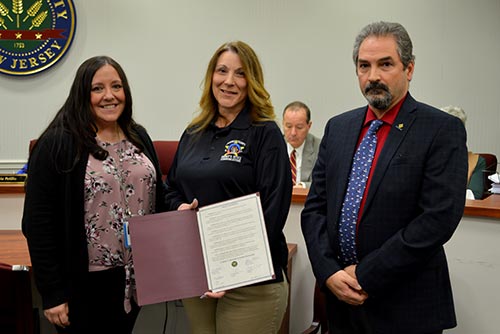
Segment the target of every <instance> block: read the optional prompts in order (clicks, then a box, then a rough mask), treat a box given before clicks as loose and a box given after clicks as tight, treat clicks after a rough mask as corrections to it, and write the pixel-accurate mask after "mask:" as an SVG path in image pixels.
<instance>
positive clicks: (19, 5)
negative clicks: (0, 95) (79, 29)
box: [0, 0, 76, 75]
mask: <svg viewBox="0 0 500 334" xmlns="http://www.w3.org/2000/svg"><path fill="white" fill-rule="evenodd" d="M75 28H76V15H75V8H74V5H73V2H72V1H71V0H0V73H4V74H9V75H31V74H35V73H39V72H41V71H43V70H46V69H47V68H49V67H51V66H52V65H54V64H56V63H57V62H58V61H59V60H60V59H61V58H62V57H63V56H64V54H65V53H66V52H67V51H68V49H69V47H70V45H71V42H72V41H73V37H74V35H75Z"/></svg>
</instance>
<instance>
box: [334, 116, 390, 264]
mask: <svg viewBox="0 0 500 334" xmlns="http://www.w3.org/2000/svg"><path fill="white" fill-rule="evenodd" d="M382 124H383V122H382V121H381V120H378V119H377V120H374V121H372V123H371V124H370V128H369V129H368V132H367V133H366V134H365V136H364V137H363V140H361V143H360V144H359V147H358V150H357V151H356V153H355V154H354V159H353V162H352V168H351V173H350V174H349V183H348V185H347V192H346V195H345V197H344V203H342V212H341V215H340V225H339V238H340V251H341V259H342V260H343V261H344V262H345V263H346V264H354V263H358V258H357V254H356V223H357V221H358V213H359V206H360V204H361V200H362V198H363V194H364V192H365V188H366V181H367V180H368V174H370V168H371V166H372V161H373V155H374V154H375V148H376V147H377V134H376V133H377V130H378V129H379V127H380V126H381V125H382Z"/></svg>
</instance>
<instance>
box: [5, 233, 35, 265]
mask: <svg viewBox="0 0 500 334" xmlns="http://www.w3.org/2000/svg"><path fill="white" fill-rule="evenodd" d="M0 262H2V263H6V264H10V265H15V264H21V265H25V266H31V260H30V255H29V252H28V245H27V243H26V239H25V238H24V235H23V233H22V232H21V231H20V230H0Z"/></svg>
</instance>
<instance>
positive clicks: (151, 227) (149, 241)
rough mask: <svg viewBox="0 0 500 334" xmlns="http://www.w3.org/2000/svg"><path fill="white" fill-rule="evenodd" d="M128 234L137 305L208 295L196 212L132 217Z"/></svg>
mask: <svg viewBox="0 0 500 334" xmlns="http://www.w3.org/2000/svg"><path fill="white" fill-rule="evenodd" d="M129 230H130V241H131V246H132V256H133V259H134V268H135V281H136V285H137V298H138V304H139V305H147V304H155V303H160V302H164V301H171V300H176V299H182V298H189V297H195V296H201V295H202V294H203V293H204V292H206V291H208V285H207V277H206V273H205V265H204V263H203V252H202V249H201V242H200V235H199V231H198V223H197V218H196V212H195V211H193V210H184V211H170V212H164V213H158V214H152V215H147V216H137V217H131V218H130V219H129Z"/></svg>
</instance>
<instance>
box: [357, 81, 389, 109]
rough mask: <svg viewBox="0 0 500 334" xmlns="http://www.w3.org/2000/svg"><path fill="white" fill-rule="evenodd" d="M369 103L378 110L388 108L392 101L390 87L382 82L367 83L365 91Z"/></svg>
mask: <svg viewBox="0 0 500 334" xmlns="http://www.w3.org/2000/svg"><path fill="white" fill-rule="evenodd" d="M363 95H364V96H365V98H366V100H367V101H368V104H369V105H371V106H372V107H373V108H375V109H378V110H387V108H389V106H390V105H391V102H392V94H391V92H390V91H389V87H387V86H386V85H384V84H383V83H380V82H371V83H368V85H366V87H365V90H364V92H363Z"/></svg>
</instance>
